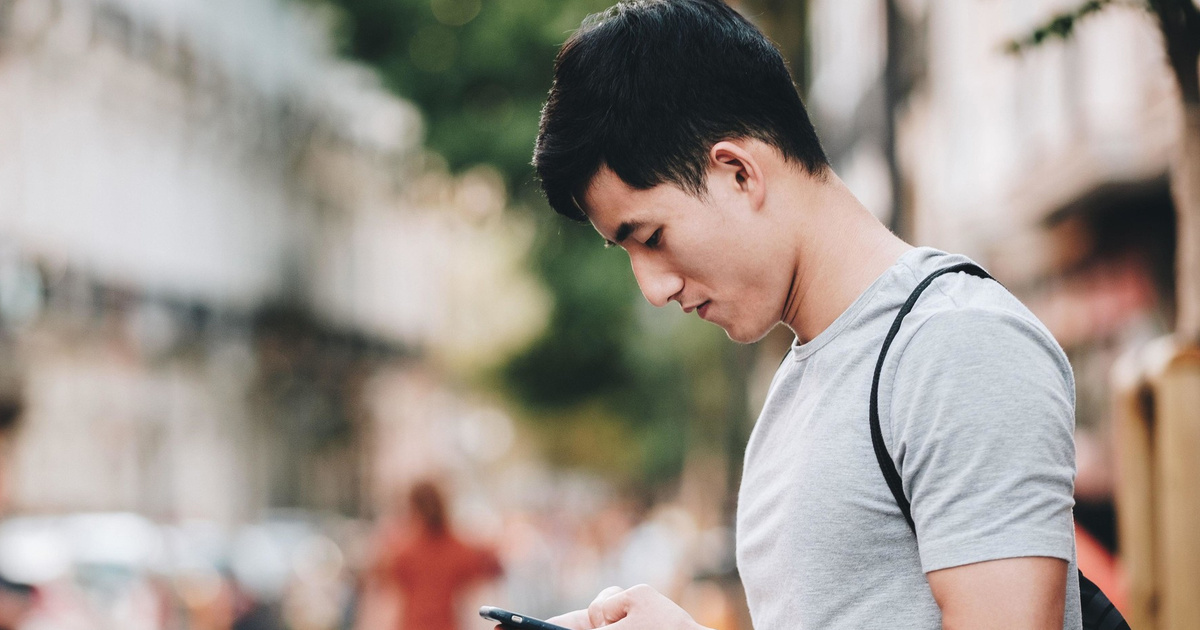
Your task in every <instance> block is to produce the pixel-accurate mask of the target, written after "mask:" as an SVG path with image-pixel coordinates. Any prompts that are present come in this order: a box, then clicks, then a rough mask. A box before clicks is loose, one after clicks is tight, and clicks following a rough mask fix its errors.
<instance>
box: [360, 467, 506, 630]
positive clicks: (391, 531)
mask: <svg viewBox="0 0 1200 630" xmlns="http://www.w3.org/2000/svg"><path fill="white" fill-rule="evenodd" d="M406 502H407V504H408V505H407V508H408V518H407V520H406V522H404V523H401V524H399V525H392V526H389V527H388V528H387V531H385V532H384V534H383V537H382V544H381V545H380V549H379V550H378V555H377V557H376V560H375V562H374V566H373V567H372V573H373V577H374V578H375V581H376V582H377V585H378V586H379V587H381V589H382V590H383V591H384V592H385V593H388V594H389V595H391V596H392V597H398V598H399V600H400V609H401V613H400V620H399V621H400V623H399V626H398V628H399V630H460V628H459V624H458V612H459V603H460V601H461V600H462V598H463V596H464V595H465V594H466V593H468V592H469V591H470V590H471V589H472V588H475V587H477V586H480V585H482V584H483V583H484V582H487V581H489V580H492V579H495V578H497V577H499V576H500V574H501V573H502V569H501V566H500V561H499V558H498V557H497V555H496V553H495V552H494V551H493V550H491V549H488V548H485V547H480V546H475V545H471V544H468V543H466V542H464V541H463V540H461V539H460V538H459V537H458V536H457V535H455V533H454V532H453V530H452V528H451V524H450V522H449V518H448V516H447V514H446V502H445V498H444V497H443V495H442V492H441V491H440V490H439V489H438V487H437V486H436V485H435V484H434V483H432V482H429V481H423V482H420V483H418V484H416V485H415V486H413V488H412V490H411V491H410V492H409V494H408V497H407V501H406Z"/></svg>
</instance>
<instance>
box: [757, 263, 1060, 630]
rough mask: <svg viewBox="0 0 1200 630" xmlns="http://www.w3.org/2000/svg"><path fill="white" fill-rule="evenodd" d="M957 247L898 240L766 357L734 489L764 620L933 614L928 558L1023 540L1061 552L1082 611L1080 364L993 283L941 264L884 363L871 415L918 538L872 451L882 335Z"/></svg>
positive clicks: (762, 623)
mask: <svg viewBox="0 0 1200 630" xmlns="http://www.w3.org/2000/svg"><path fill="white" fill-rule="evenodd" d="M961 262H969V259H967V258H966V257H963V256H958V255H950V254H946V253H944V252H940V251H937V250H934V249H930V248H916V249H913V250H910V251H908V252H906V253H905V254H903V255H902V256H901V257H900V259H899V260H898V261H897V262H896V264H894V265H892V266H891V267H890V268H889V269H888V270H887V271H885V272H884V273H883V274H882V275H881V276H880V277H879V278H877V279H876V280H875V282H874V283H873V284H872V285H871V286H870V287H869V288H868V289H867V290H866V291H864V292H863V293H862V295H860V296H859V297H858V299H857V300H855V302H854V303H853V304H852V305H851V306H850V307H849V308H848V309H846V311H845V312H843V313H842V314H841V315H840V316H839V317H838V318H837V319H836V320H835V321H834V322H833V324H831V325H830V326H829V327H828V328H827V329H826V330H824V331H823V332H821V333H820V334H819V335H817V337H816V338H814V339H812V340H811V341H809V342H807V343H804V344H799V343H796V344H793V346H792V349H791V351H790V352H789V353H788V356H787V357H786V358H785V359H784V361H783V363H782V364H781V365H780V367H779V369H778V371H777V372H776V374H775V377H774V379H773V381H772V383H771V387H770V390H769V392H768V395H767V399H766V403H765V404H764V406H763V410H762V413H761V415H760V416H759V419H758V421H757V423H756V424H755V427H754V431H753V433H752V434H751V437H750V441H749V444H748V446H747V449H746V456H745V468H744V472H743V476H742V485H741V491H740V494H739V499H738V514H737V562H738V569H739V571H740V573H741V577H742V581H743V584H744V586H745V590H746V598H747V601H748V603H749V605H750V612H751V616H752V618H753V621H754V627H755V628H756V629H757V630H782V629H784V628H788V629H795V628H801V629H806V630H807V629H811V630H837V629H842V628H844V629H848V630H849V629H854V630H863V629H869V628H909V629H923V628H929V629H935V628H941V611H940V609H939V608H938V606H937V603H936V601H935V600H934V598H933V593H932V591H931V590H930V587H929V583H928V581H927V580H926V577H925V573H927V572H930V571H936V570H939V569H946V568H950V567H956V566H961V565H965V564H972V563H975V562H983V561H987V560H998V559H1003V558H1015V557H1028V556H1047V557H1052V558H1060V559H1063V560H1066V561H1067V562H1068V563H1069V565H1070V566H1069V569H1068V574H1067V575H1068V579H1067V592H1066V614H1065V619H1064V623H1063V628H1070V629H1075V628H1080V626H1081V623H1082V622H1081V617H1080V610H1079V581H1078V579H1077V576H1076V565H1075V540H1074V530H1073V518H1072V513H1071V509H1072V507H1073V505H1074V499H1073V496H1072V495H1073V489H1074V480H1075V446H1074V439H1073V432H1074V425H1075V383H1074V378H1073V376H1072V373H1071V367H1070V364H1069V363H1068V362H1067V358H1066V355H1065V354H1064V353H1063V351H1062V349H1061V348H1060V347H1059V345H1058V343H1057V342H1055V340H1054V338H1053V337H1052V336H1051V335H1050V333H1049V331H1047V330H1046V328H1045V327H1044V326H1043V325H1042V324H1041V323H1040V322H1039V321H1038V320H1037V318H1036V317H1034V316H1033V314H1032V313H1030V312H1029V311H1028V310H1027V309H1026V308H1025V307H1024V306H1023V305H1021V303H1020V302H1019V301H1018V300H1017V299H1016V298H1014V297H1013V296H1012V295H1011V294H1010V293H1009V292H1008V291H1007V290H1005V289H1004V287H1002V286H1001V285H1000V284H999V283H997V282H995V281H993V280H988V279H982V278H977V277H974V276H970V275H968V274H965V273H954V274H947V275H944V276H942V277H940V278H938V279H937V280H935V281H934V282H933V284H932V285H930V287H929V288H928V289H927V290H926V291H925V292H924V293H923V294H922V295H921V297H920V298H919V299H918V301H917V303H916V307H915V308H914V309H913V310H912V312H911V313H909V315H908V316H907V317H906V318H905V320H904V323H903V325H902V326H901V328H900V332H899V334H898V335H897V337H896V339H895V341H894V342H893V343H892V346H891V349H890V350H889V352H888V356H887V359H886V361H885V363H884V367H883V372H882V374H881V378H880V390H879V410H880V425H881V428H882V431H883V437H884V441H885V443H886V444H887V448H888V452H889V454H890V455H891V458H892V460H893V461H894V462H895V464H896V469H897V470H898V471H899V472H900V476H901V478H902V480H903V486H904V492H905V495H906V496H907V497H908V498H909V500H910V501H911V503H912V515H913V519H914V521H915V523H916V529H917V537H916V538H914V537H913V534H912V531H911V530H910V529H909V528H908V525H907V523H906V522H905V520H904V517H903V515H902V513H901V512H900V508H899V507H898V506H897V505H896V501H895V499H894V498H893V497H892V494H891V492H890V491H889V490H888V487H887V483H886V481H884V478H883V475H882V473H881V472H880V470H879V466H878V462H877V461H876V459H875V452H874V450H873V447H872V444H871V434H870V421H869V416H868V406H869V402H870V393H871V382H872V377H873V375H874V370H875V364H876V361H877V359H878V356H879V350H880V348H881V347H882V345H883V340H884V337H885V336H886V335H887V332H888V329H889V328H890V326H891V324H892V321H893V320H894V318H895V316H896V313H897V312H898V310H899V308H900V306H901V305H902V304H903V303H904V301H905V300H906V299H907V298H908V296H909V294H910V293H911V292H912V290H913V289H914V288H915V287H916V285H917V284H918V283H919V282H920V281H921V280H922V279H924V278H925V276H927V275H928V274H930V273H931V272H933V271H936V270H938V269H941V268H945V267H949V266H951V265H954V264H957V263H961ZM918 541H919V543H918Z"/></svg>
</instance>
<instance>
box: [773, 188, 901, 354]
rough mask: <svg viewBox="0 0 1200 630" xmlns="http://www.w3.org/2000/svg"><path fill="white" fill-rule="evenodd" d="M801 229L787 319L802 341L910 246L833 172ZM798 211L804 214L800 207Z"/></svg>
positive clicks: (820, 328) (817, 331)
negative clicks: (888, 227) (860, 201)
mask: <svg viewBox="0 0 1200 630" xmlns="http://www.w3.org/2000/svg"><path fill="white" fill-rule="evenodd" d="M829 178H830V180H829V182H828V183H826V184H825V185H823V186H822V187H821V190H820V192H819V193H818V194H817V195H816V196H817V197H818V199H816V200H815V201H816V203H814V204H813V205H811V206H809V208H810V209H812V208H815V210H810V211H811V212H812V220H811V221H808V222H806V225H804V226H802V228H803V229H799V230H797V234H798V235H799V238H798V242H797V248H796V255H795V261H796V268H795V271H794V273H793V274H792V286H791V288H790V291H789V298H788V300H787V303H786V304H785V307H784V312H783V323H784V324H786V325H787V327H788V328H791V329H792V332H793V333H795V335H796V337H797V338H798V339H799V340H800V342H801V343H807V342H808V341H811V340H812V339H813V338H815V337H816V336H817V335H819V334H821V332H822V331H824V330H825V329H826V328H828V327H829V326H830V324H832V323H833V322H834V320H836V319H837V318H838V316H839V315H841V314H842V313H843V312H845V310H846V309H847V308H849V307H850V305H851V304H853V303H854V301H855V300H856V299H858V296H860V295H862V293H863V292H864V291H866V290H867V288H868V287H869V286H871V283H872V282H874V281H875V279H876V278H878V277H879V276H880V275H881V274H883V272H884V271H886V270H887V269H888V268H889V267H891V266H892V265H893V264H895V262H896V259H897V258H899V257H900V255H901V254H903V253H904V252H906V251H908V250H910V249H912V246H911V245H909V244H908V243H905V242H904V241H902V240H900V239H899V238H898V237H897V236H896V235H894V234H892V233H891V231H890V230H888V229H887V228H886V227H885V226H884V225H883V224H882V223H880V222H879V220H878V219H876V218H875V217H874V216H873V215H872V214H871V213H870V212H869V211H868V210H867V209H866V208H865V207H863V205H862V204H861V203H859V201H858V199H856V198H855V197H854V195H853V194H852V193H851V192H850V191H849V190H848V189H847V188H846V187H845V185H843V184H842V182H841V180H839V179H838V178H837V177H836V176H834V175H833V174H832V173H831V174H830V175H829ZM796 215H797V216H802V215H801V214H800V213H799V212H797V213H796Z"/></svg>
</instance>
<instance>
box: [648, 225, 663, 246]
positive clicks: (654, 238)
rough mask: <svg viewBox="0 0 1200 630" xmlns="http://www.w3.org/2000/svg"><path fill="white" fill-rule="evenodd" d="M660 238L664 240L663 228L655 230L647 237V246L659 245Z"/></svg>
mask: <svg viewBox="0 0 1200 630" xmlns="http://www.w3.org/2000/svg"><path fill="white" fill-rule="evenodd" d="M660 240H662V228H658V229H657V230H654V233H653V234H651V235H650V238H648V239H646V247H654V246H656V245H658V242H659V241H660Z"/></svg>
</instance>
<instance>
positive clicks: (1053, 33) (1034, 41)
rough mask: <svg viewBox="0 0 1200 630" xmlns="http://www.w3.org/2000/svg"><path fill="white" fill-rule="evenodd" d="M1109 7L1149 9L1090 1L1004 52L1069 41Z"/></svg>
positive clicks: (1134, 4) (1104, 0)
mask: <svg viewBox="0 0 1200 630" xmlns="http://www.w3.org/2000/svg"><path fill="white" fill-rule="evenodd" d="M1164 1H1165V0H1164ZM1186 1H1187V2H1188V3H1189V4H1190V3H1191V0H1186ZM1151 4H1153V0H1151ZM1109 5H1117V6H1126V7H1136V8H1141V9H1145V8H1147V7H1146V5H1145V4H1143V3H1141V2H1130V1H1128V0H1126V1H1122V0H1088V1H1087V2H1084V3H1083V4H1081V5H1079V6H1078V7H1076V8H1075V9H1072V10H1070V11H1067V12H1065V13H1059V14H1058V15H1055V16H1054V17H1052V18H1050V21H1049V22H1046V23H1045V24H1043V25H1042V26H1040V27H1038V28H1036V29H1034V30H1033V32H1031V33H1029V34H1028V35H1026V36H1025V37H1020V38H1016V39H1011V40H1009V41H1008V42H1006V43H1005V44H1004V50H1005V51H1006V52H1008V53H1009V54H1012V55H1019V54H1021V53H1023V52H1025V51H1026V50H1029V49H1031V48H1037V47H1038V46H1041V45H1042V44H1043V43H1044V42H1046V41H1049V40H1052V39H1060V40H1062V39H1067V38H1069V37H1071V34H1072V33H1074V32H1075V25H1076V24H1078V23H1079V21H1080V20H1082V19H1083V18H1085V17H1087V16H1089V15H1091V14H1093V13H1099V12H1100V11H1103V10H1104V9H1105V7H1108V6H1109Z"/></svg>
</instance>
